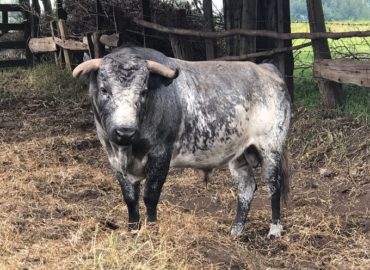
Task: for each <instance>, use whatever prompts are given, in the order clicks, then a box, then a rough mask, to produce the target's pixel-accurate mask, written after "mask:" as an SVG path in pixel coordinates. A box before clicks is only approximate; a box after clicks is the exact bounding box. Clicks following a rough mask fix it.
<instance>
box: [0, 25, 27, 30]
mask: <svg viewBox="0 0 370 270" xmlns="http://www.w3.org/2000/svg"><path fill="white" fill-rule="evenodd" d="M0 30H1V31H9V30H18V31H22V30H24V23H0Z"/></svg>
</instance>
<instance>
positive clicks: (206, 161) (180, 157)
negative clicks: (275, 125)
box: [171, 138, 247, 169]
mask: <svg viewBox="0 0 370 270" xmlns="http://www.w3.org/2000/svg"><path fill="white" fill-rule="evenodd" d="M246 144H247V143H246V140H243V138H239V139H237V140H234V141H231V142H228V143H218V144H217V143H216V144H213V145H210V146H208V147H207V148H206V149H199V148H198V149H194V148H192V147H190V148H188V147H181V148H180V151H178V152H177V153H174V154H173V156H172V160H171V167H180V168H185V167H190V168H198V169H204V168H218V167H222V166H223V165H225V164H227V163H228V162H229V161H230V160H232V159H233V158H234V157H237V156H239V155H241V154H242V153H243V151H244V150H245V147H246Z"/></svg>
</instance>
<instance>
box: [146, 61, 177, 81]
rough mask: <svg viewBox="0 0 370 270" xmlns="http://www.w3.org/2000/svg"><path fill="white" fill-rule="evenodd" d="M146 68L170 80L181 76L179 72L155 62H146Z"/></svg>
mask: <svg viewBox="0 0 370 270" xmlns="http://www.w3.org/2000/svg"><path fill="white" fill-rule="evenodd" d="M145 62H146V66H147V68H148V69H149V71H150V72H153V73H156V74H159V75H161V76H163V77H166V78H169V79H175V78H176V77H177V75H178V74H179V71H178V70H177V69H176V70H173V69H170V68H168V67H166V66H165V65H162V64H160V63H158V62H155V61H150V60H146V61H145Z"/></svg>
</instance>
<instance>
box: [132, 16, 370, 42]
mask: <svg viewBox="0 0 370 270" xmlns="http://www.w3.org/2000/svg"><path fill="white" fill-rule="evenodd" d="M133 21H134V22H135V23H136V24H138V25H140V26H142V27H145V28H150V29H154V30H156V31H159V32H162V33H166V34H174V35H181V36H192V37H201V38H207V39H217V38H225V37H230V36H235V35H241V36H249V37H270V38H275V39H282V40H289V39H320V38H331V39H339V38H350V37H370V31H351V32H337V33H334V32H318V33H278V32H274V31H267V30H246V29H231V30H227V31H222V32H203V31H196V30H189V29H182V28H173V27H166V26H163V25H160V24H157V23H152V22H147V21H145V20H142V19H138V18H134V19H133Z"/></svg>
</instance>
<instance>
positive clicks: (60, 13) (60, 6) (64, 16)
mask: <svg viewBox="0 0 370 270" xmlns="http://www.w3.org/2000/svg"><path fill="white" fill-rule="evenodd" d="M56 7H57V18H58V19H61V20H67V15H68V14H67V12H66V11H65V10H64V9H63V0H56Z"/></svg>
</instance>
